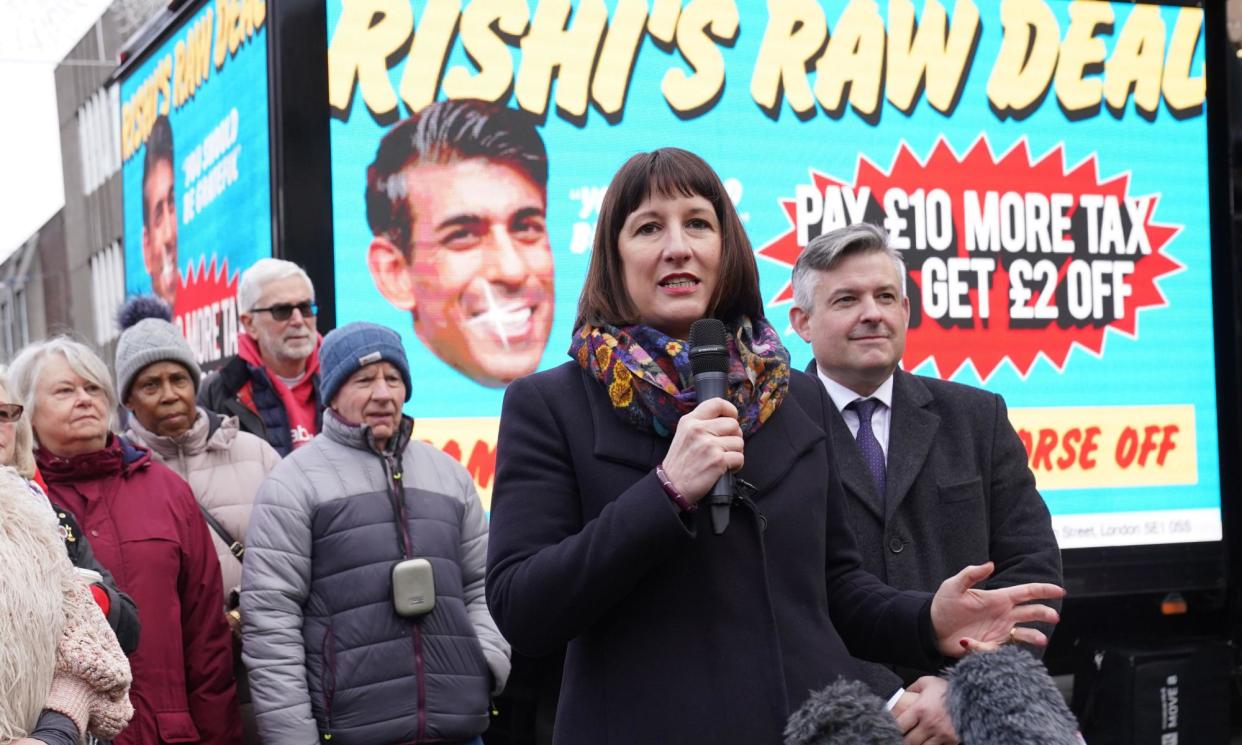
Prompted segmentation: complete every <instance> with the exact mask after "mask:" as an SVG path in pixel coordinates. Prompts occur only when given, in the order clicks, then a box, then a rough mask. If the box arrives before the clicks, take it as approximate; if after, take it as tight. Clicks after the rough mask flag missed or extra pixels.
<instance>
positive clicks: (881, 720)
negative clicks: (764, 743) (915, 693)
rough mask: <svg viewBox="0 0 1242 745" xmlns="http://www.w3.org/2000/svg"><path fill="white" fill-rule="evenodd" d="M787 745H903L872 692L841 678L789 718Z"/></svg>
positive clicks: (815, 693) (818, 692)
mask: <svg viewBox="0 0 1242 745" xmlns="http://www.w3.org/2000/svg"><path fill="white" fill-rule="evenodd" d="M785 745H901V731H900V730H898V729H897V720H896V719H893V715H892V714H890V713H888V712H887V711H885V709H884V702H883V701H881V700H880V697H879V696H876V695H875V694H874V693H872V692H871V689H870V688H868V687H867V686H865V685H863V684H862V683H860V682H858V681H856V680H846V679H845V678H838V679H837V682H835V683H833V684H831V685H829V686H828V687H826V688H823V689H820V690H818V691H815V692H814V693H812V694H811V696H810V698H808V699H807V700H806V703H804V704H802V707H801V708H799V709H798V710H797V711H795V712H794V713H793V715H792V716H790V717H789V721H788V722H787V723H786V724H785Z"/></svg>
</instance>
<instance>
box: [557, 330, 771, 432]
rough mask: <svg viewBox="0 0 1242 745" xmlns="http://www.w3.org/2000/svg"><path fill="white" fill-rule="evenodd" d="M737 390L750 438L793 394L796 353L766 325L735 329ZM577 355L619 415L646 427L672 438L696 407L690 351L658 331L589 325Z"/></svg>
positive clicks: (734, 397) (732, 394)
mask: <svg viewBox="0 0 1242 745" xmlns="http://www.w3.org/2000/svg"><path fill="white" fill-rule="evenodd" d="M728 347H729V388H728V391H727V393H726V397H727V398H728V399H729V402H730V403H732V404H733V405H734V406H736V407H737V410H738V413H739V421H740V423H741V425H742V435H743V436H744V437H750V436H751V435H753V434H754V433H755V432H758V431H759V428H760V427H762V426H763V423H764V422H765V421H767V419H768V417H770V416H772V413H773V412H775V411H776V409H777V407H779V406H780V405H781V401H782V400H783V399H784V398H785V394H786V393H787V392H788V391H789V352H788V351H787V350H786V349H785V346H784V345H783V344H781V340H780V336H779V335H778V334H777V333H776V330H775V329H773V328H772V326H771V325H770V324H768V323H767V322H766V321H760V322H759V323H758V324H752V323H751V321H750V319H749V318H742V320H741V322H740V323H738V325H737V326H735V327H733V328H730V329H729V337H728ZM569 356H571V357H573V358H574V359H575V360H577V361H578V364H579V365H581V366H582V368H583V369H584V370H587V371H588V372H590V373H591V374H592V375H594V376H595V377H596V379H597V380H599V381H600V382H601V383H603V384H604V387H606V388H607V389H608V398H609V400H610V401H612V406H613V410H614V411H616V413H617V415H618V416H620V417H621V419H622V420H624V421H626V422H628V423H630V424H631V425H633V426H635V427H638V428H639V429H642V430H645V431H648V432H655V433H656V434H658V435H660V436H661V437H672V435H673V432H674V431H676V429H677V422H678V420H680V419H681V417H682V415H683V414H686V413H689V412H690V411H691V410H693V409H694V406H695V391H694V382H693V376H692V374H691V371H690V349H689V346H688V345H687V344H686V343H685V342H683V341H681V340H679V339H674V338H672V337H670V336H666V335H664V334H662V333H660V332H659V331H656V330H655V329H653V328H651V327H650V326H623V327H621V328H617V327H615V326H607V325H604V326H591V325H584V326H583V327H582V328H580V329H578V331H577V333H575V334H574V341H573V343H572V344H570V346H569Z"/></svg>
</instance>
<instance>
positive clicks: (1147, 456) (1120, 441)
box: [1009, 404, 1199, 490]
mask: <svg viewBox="0 0 1242 745" xmlns="http://www.w3.org/2000/svg"><path fill="white" fill-rule="evenodd" d="M1009 420H1010V421H1011V422H1012V423H1013V426H1014V429H1016V430H1018V437H1020V438H1021V439H1022V444H1023V445H1025V446H1026V452H1027V455H1028V458H1029V462H1030V465H1031V470H1032V471H1033V472H1034V473H1035V480H1036V482H1037V484H1038V485H1039V488H1040V489H1041V490H1050V489H1093V488H1100V487H1118V486H1171V485H1175V484H1195V483H1198V481H1199V469H1198V461H1197V458H1196V457H1195V453H1196V452H1197V451H1196V449H1195V408H1194V406H1191V405H1189V404H1186V405H1180V404H1179V405H1161V406H1082V407H1070V406H1066V407H1047V408H1031V409H1010V410H1009Z"/></svg>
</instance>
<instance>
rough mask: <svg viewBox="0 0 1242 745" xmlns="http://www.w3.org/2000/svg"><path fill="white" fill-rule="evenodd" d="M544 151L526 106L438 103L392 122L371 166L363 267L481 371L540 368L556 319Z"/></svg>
mask: <svg viewBox="0 0 1242 745" xmlns="http://www.w3.org/2000/svg"><path fill="white" fill-rule="evenodd" d="M547 185H548V155H547V150H546V149H545V147H544V144H543V140H542V138H541V137H540V136H539V133H538V132H537V131H536V129H535V121H534V119H533V117H531V116H529V115H528V114H526V113H525V112H521V111H515V110H513V109H509V108H506V107H504V106H499V105H497V104H492V103H487V102H483V101H475V100H457V101H441V102H438V103H434V104H431V105H430V106H428V107H426V108H425V109H423V110H422V111H419V112H418V113H416V114H414V115H412V116H410V117H409V118H408V119H405V120H404V121H402V122H400V123H398V124H397V125H396V126H394V127H393V128H392V129H391V130H389V131H388V132H387V133H386V134H385V135H384V137H383V139H382V140H381V141H380V144H379V149H378V151H377V152H376V155H375V161H374V162H373V163H371V165H370V166H369V167H368V169H367V188H366V206H367V222H368V223H369V225H370V227H371V232H372V234H373V236H374V238H373V239H372V241H371V245H370V248H369V250H368V252H367V267H368V269H369V270H370V272H371V278H372V280H373V281H374V282H375V286H376V288H377V289H378V290H379V291H380V293H381V294H382V295H383V296H384V297H385V298H386V299H387V300H388V302H390V303H392V304H393V305H394V306H396V307H397V308H400V309H402V310H408V311H410V314H411V316H412V317H413V323H414V332H415V333H416V334H417V335H418V338H419V339H420V340H421V341H422V343H423V344H425V345H426V346H427V348H428V349H430V350H431V351H432V352H433V353H435V355H436V356H437V357H439V358H440V359H441V360H443V361H444V362H445V363H447V364H448V365H450V366H451V367H452V368H453V369H455V370H457V371H458V372H460V373H461V374H463V375H465V376H466V377H468V378H470V379H471V380H474V381H475V382H477V383H479V384H481V385H485V386H492V387H500V386H504V385H506V384H508V383H509V382H510V381H512V380H514V379H516V378H519V377H521V376H523V375H527V374H529V373H532V372H534V371H535V369H536V368H537V367H538V366H539V360H540V358H541V357H542V356H543V350H544V347H545V346H546V345H547V341H548V333H549V332H550V331H551V327H552V310H553V301H554V295H553V271H552V248H551V246H550V244H549V242H548V229H547V224H546V218H547Z"/></svg>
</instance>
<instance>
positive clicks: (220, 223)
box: [121, 0, 272, 367]
mask: <svg viewBox="0 0 1242 745" xmlns="http://www.w3.org/2000/svg"><path fill="white" fill-rule="evenodd" d="M266 21H267V4H266V3H265V2H262V1H256V0H245V1H244V2H239V1H235V0H217V1H216V2H206V3H202V4H200V5H198V6H197V7H193V6H191V7H188V8H187V9H186V11H185V12H182V13H180V14H179V15H178V16H177V17H176V19H175V20H174V21H173V23H172V24H171V25H170V26H169V28H168V29H166V30H165V31H164V33H162V34H160V36H159V37H158V38H157V40H156V41H155V42H154V43H152V44H151V45H149V46H148V47H147V48H146V49H144V50H141V51H140V52H139V53H138V56H137V57H136V58H135V60H134V61H133V62H132V63H130V64H128V65H127V66H126V67H125V68H124V69H123V70H122V73H121V102H122V104H121V155H122V167H121V179H122V197H123V204H124V237H125V292H126V295H136V294H143V293H152V294H155V295H157V296H159V297H160V298H162V299H163V300H164V301H165V302H167V303H168V304H169V306H171V307H172V309H173V315H174V318H175V321H176V323H177V325H178V327H179V328H180V329H181V330H182V332H183V333H184V334H185V336H186V339H188V340H189V342H190V346H191V348H193V349H194V352H195V355H196V356H197V358H198V361H199V363H200V364H203V365H204V366H208V367H210V366H212V365H213V364H215V363H218V362H219V361H221V360H222V359H224V358H226V357H229V356H231V355H233V354H235V353H236V351H237V349H236V348H237V330H238V318H237V280H238V276H239V274H240V272H241V271H243V270H245V268H246V267H247V266H249V265H250V264H252V263H253V262H255V261H256V260H258V259H260V258H263V257H266V256H271V255H272V217H271V185H270V184H271V177H270V151H269V145H268V143H269V125H268V54H267V23H266Z"/></svg>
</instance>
